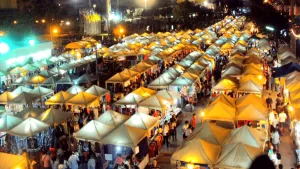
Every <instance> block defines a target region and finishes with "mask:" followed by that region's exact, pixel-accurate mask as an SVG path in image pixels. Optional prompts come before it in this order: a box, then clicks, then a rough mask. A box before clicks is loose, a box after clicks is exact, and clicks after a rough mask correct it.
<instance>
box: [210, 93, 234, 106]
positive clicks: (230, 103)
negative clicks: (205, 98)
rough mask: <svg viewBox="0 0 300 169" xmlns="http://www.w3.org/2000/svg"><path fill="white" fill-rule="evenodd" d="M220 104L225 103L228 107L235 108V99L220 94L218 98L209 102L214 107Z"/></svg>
mask: <svg viewBox="0 0 300 169" xmlns="http://www.w3.org/2000/svg"><path fill="white" fill-rule="evenodd" d="M219 102H222V103H225V104H226V105H228V106H231V107H235V99H234V98H232V97H230V96H228V95H225V94H219V95H218V96H217V97H215V98H211V99H210V100H209V105H214V104H217V103H219Z"/></svg>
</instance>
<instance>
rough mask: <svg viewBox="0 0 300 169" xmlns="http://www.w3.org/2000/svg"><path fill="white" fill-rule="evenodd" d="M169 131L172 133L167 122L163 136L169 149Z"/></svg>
mask: <svg viewBox="0 0 300 169" xmlns="http://www.w3.org/2000/svg"><path fill="white" fill-rule="evenodd" d="M169 131H170V127H169V124H168V122H167V121H165V126H164V129H163V135H164V144H166V145H167V147H169Z"/></svg>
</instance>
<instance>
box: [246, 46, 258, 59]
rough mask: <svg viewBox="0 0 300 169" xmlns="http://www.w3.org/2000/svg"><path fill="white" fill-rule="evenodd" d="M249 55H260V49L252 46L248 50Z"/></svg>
mask: <svg viewBox="0 0 300 169" xmlns="http://www.w3.org/2000/svg"><path fill="white" fill-rule="evenodd" d="M247 55H248V56H257V57H258V56H260V51H259V50H258V49H256V48H251V49H249V50H248V51H247Z"/></svg>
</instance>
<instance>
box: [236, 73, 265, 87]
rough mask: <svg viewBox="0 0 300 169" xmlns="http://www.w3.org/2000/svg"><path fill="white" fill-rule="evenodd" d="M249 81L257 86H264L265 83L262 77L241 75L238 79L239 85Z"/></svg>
mask: <svg viewBox="0 0 300 169" xmlns="http://www.w3.org/2000/svg"><path fill="white" fill-rule="evenodd" d="M249 80H251V81H252V82H255V84H258V85H264V84H265V83H266V81H267V80H266V77H265V76H263V75H252V74H247V75H242V76H241V77H240V84H243V83H246V82H247V81H249Z"/></svg>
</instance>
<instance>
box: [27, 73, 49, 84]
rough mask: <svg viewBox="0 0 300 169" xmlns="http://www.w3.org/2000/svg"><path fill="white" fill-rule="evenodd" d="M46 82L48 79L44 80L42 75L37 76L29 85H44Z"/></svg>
mask: <svg viewBox="0 0 300 169" xmlns="http://www.w3.org/2000/svg"><path fill="white" fill-rule="evenodd" d="M45 80H46V78H44V77H43V76H41V75H35V76H34V77H32V78H31V79H30V80H29V81H28V83H30V84H42V83H43V82H44V81H45Z"/></svg>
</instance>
